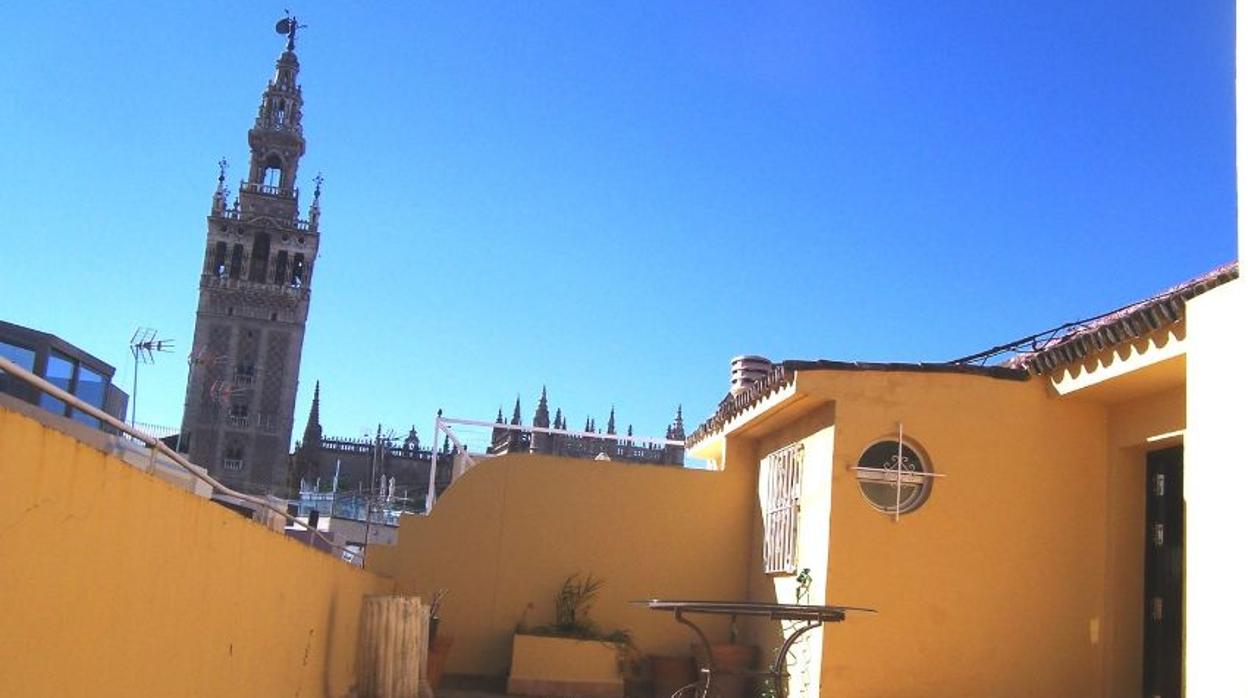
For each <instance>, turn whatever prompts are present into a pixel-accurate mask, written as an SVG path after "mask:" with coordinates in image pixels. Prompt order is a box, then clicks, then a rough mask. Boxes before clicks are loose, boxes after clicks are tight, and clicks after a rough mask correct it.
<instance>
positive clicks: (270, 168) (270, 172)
mask: <svg viewBox="0 0 1248 698" xmlns="http://www.w3.org/2000/svg"><path fill="white" fill-rule="evenodd" d="M282 179H283V173H282V159H281V158H279V157H278V156H277V155H270V156H269V157H267V158H265V161H264V180H263V181H264V185H265V186H267V187H275V188H276V187H281V186H282Z"/></svg>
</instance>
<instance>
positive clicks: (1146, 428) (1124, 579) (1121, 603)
mask: <svg viewBox="0 0 1248 698" xmlns="http://www.w3.org/2000/svg"><path fill="white" fill-rule="evenodd" d="M1184 399H1185V392H1184V389H1183V387H1182V386H1179V387H1176V388H1171V389H1169V390H1166V391H1163V392H1159V393H1154V394H1150V395H1143V396H1137V397H1134V398H1132V399H1131V400H1128V401H1125V402H1117V403H1112V404H1110V405H1108V406H1107V409H1108V414H1109V425H1108V426H1109V439H1108V444H1107V446H1108V448H1109V452H1108V454H1107V477H1108V483H1109V486H1108V487H1107V488H1106V493H1105V497H1106V499H1105V512H1106V516H1105V535H1106V540H1107V541H1108V544H1107V546H1106V551H1105V554H1106V558H1105V594H1106V609H1105V617H1104V620H1103V621H1102V623H1101V638H1102V643H1103V645H1104V647H1105V661H1106V667H1105V689H1104V693H1103V695H1106V696H1127V695H1130V696H1136V695H1140V693H1141V690H1142V683H1141V682H1142V678H1143V674H1142V671H1143V661H1144V655H1143V652H1144V629H1143V628H1144V626H1143V623H1144V620H1143V616H1142V613H1143V612H1142V609H1143V608H1144V577H1143V570H1144V545H1145V535H1144V528H1145V523H1144V504H1145V500H1146V495H1145V491H1146V487H1147V485H1146V477H1145V475H1146V474H1147V462H1146V459H1147V456H1148V452H1149V451H1152V450H1158V449H1162V448H1167V447H1170V446H1174V445H1178V444H1180V443H1181V442H1182V440H1181V437H1180V436H1177V435H1175V436H1170V437H1166V436H1165V435H1167V434H1176V432H1179V431H1181V430H1182V429H1183V425H1184Z"/></svg>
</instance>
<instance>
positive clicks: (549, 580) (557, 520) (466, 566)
mask: <svg viewBox="0 0 1248 698" xmlns="http://www.w3.org/2000/svg"><path fill="white" fill-rule="evenodd" d="M753 487H754V481H753V473H752V472H749V473H745V472H742V471H741V470H737V471H731V470H730V471H725V472H704V471H694V470H685V469H680V468H670V467H660V466H647V465H637V464H629V463H611V462H596V461H584V460H573V459H568V458H557V457H551V456H538V455H508V456H503V457H500V458H494V459H489V460H485V461H483V462H481V463H480V464H479V465H478V466H477V467H476V468H474V469H472V470H470V471H469V472H468V473H466V474H465V475H464V476H463V477H462V478H460V479H459V480H456V482H455V484H454V485H452V486H451V487H450V488H449V489H448V490H447V491H446V493H445V494H444V495H443V496H442V498H441V499H439V500H438V502H437V504H436V505H435V506H434V509H433V512H432V514H431V515H430V516H428V517H405V518H404V519H403V520H402V523H401V524H400V529H399V542H398V545H396V546H394V547H393V548H391V549H385V550H383V549H375V550H373V551H370V554H369V558H368V563H367V564H368V567H369V569H372V570H376V571H378V572H380V573H382V574H385V575H387V576H393V577H394V578H395V579H396V580H397V581H398V583H399V588H400V590H401V591H404V592H409V593H424V592H428V591H430V590H432V589H434V588H438V587H446V588H448V589H449V590H450V595H449V596H448V597H447V598H446V601H445V603H444V606H443V610H442V613H441V617H442V624H441V625H440V626H439V630H438V633H439V634H442V633H443V632H444V631H445V632H446V633H448V634H450V635H454V636H455V645H454V647H453V648H452V650H451V654H450V658H449V661H448V666H447V671H448V672H452V673H461V674H477V675H491V676H500V675H502V674H503V673H504V672H505V670H506V667H507V662H508V661H509V659H510V651H511V639H512V635H513V631H514V629H515V626H516V623H517V622H518V621H520V620H521V618H522V617H524V618H525V620H526V622H527V623H528V624H530V625H541V624H544V623H549V622H551V621H552V620H553V615H554V609H553V603H552V601H551V598H552V597H553V596H554V594H555V592H556V591H557V589H558V587H559V585H560V584H561V583H562V582H563V579H564V578H565V577H566V576H567V575H568V574H570V573H573V572H581V573H591V574H593V575H594V576H596V577H600V578H602V579H603V580H605V581H606V587H605V588H604V589H603V590H602V592H601V594H600V596H599V599H598V601H597V603H596V604H595V606H594V609H593V612H592V614H591V615H592V617H593V618H594V619H595V620H596V621H597V623H598V624H599V625H600V626H602V627H603V628H606V629H615V628H626V629H628V630H630V631H631V632H632V633H633V636H634V639H635V641H636V643H637V645H638V647H639V649H640V650H641V651H642V652H647V653H667V654H684V655H688V654H689V644H690V642H691V640H692V636H691V634H690V633H689V631H688V630H687V629H685V628H684V627H683V626H680V625H677V624H676V623H675V622H674V621H673V619H672V617H671V615H670V614H666V613H657V612H654V611H649V610H645V609H644V608H641V607H637V606H634V605H631V604H630V603H629V601H632V600H635V599H646V598H652V597H665V598H712V599H734V598H742V596H743V594H744V593H745V586H746V581H745V560H746V558H747V556H748V551H747V546H748V542H749V537H750V533H749V525H750V520H749V517H748V515H747V512H748V508H749V501H750V496H751V493H752V491H753ZM530 604H531V605H532V607H531V608H529V610H528V611H527V614H526V607H528V606H529V605H530ZM708 628H709V629H710V630H711V632H712V633H713V635H714V636H715V637H714V638H713V639H715V640H717V641H723V640H725V639H726V637H725V635H726V630H725V628H724V626H723V625H722V624H717V623H713V622H712V623H709V624H708Z"/></svg>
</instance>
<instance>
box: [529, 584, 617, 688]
mask: <svg viewBox="0 0 1248 698" xmlns="http://www.w3.org/2000/svg"><path fill="white" fill-rule="evenodd" d="M602 587H603V581H602V580H601V579H596V578H595V577H594V576H593V575H588V574H587V575H584V576H582V575H580V574H572V575H568V577H567V578H566V579H564V580H563V585H562V586H561V587H560V588H559V591H558V593H556V594H555V598H554V601H555V622H554V623H551V624H549V625H541V626H537V627H533V628H529V627H527V626H526V625H525V623H524V622H523V621H521V623H520V624H518V625H517V626H516V635H515V638H514V642H513V643H512V652H511V673H510V675H509V676H508V678H507V692H508V693H510V694H513V695H530V696H603V697H604V698H622V696H623V695H624V679H623V675H622V671H621V665H622V663H623V662H624V660H625V658H626V653H627V652H628V651H629V650H630V649H631V648H632V638H631V637H630V636H629V634H628V632H627V631H624V630H615V631H611V632H605V631H603V630H602V629H600V628H599V627H598V626H597V624H595V623H594V622H593V621H592V620H591V619H590V617H589V610H590V608H591V607H592V606H593V601H594V598H595V597H596V596H597V595H598V592H599V591H600V590H601V589H602Z"/></svg>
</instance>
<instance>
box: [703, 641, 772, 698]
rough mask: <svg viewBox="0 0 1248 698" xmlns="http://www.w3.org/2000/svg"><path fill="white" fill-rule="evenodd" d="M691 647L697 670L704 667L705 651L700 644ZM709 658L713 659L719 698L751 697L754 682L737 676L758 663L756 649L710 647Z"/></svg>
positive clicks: (737, 646)
mask: <svg viewBox="0 0 1248 698" xmlns="http://www.w3.org/2000/svg"><path fill="white" fill-rule="evenodd" d="M691 647H692V648H693V656H694V657H696V658H697V660H698V668H699V669H701V668H702V667H704V666H706V651H705V650H704V649H703V648H702V645H701V643H694V644H693V645H691ZM711 656H712V657H714V658H715V672H716V673H715V689H716V691H715V692H716V693H717V694H718V695H719V698H748V697H749V696H751V695H753V688H754V682H753V681H752V680H751V679H750V677H748V676H740V675H739V674H740V673H741V672H745V671H751V670H753V669H754V666H755V664H756V663H757V662H758V648H757V647H755V646H754V645H737V644H721V645H711Z"/></svg>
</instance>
